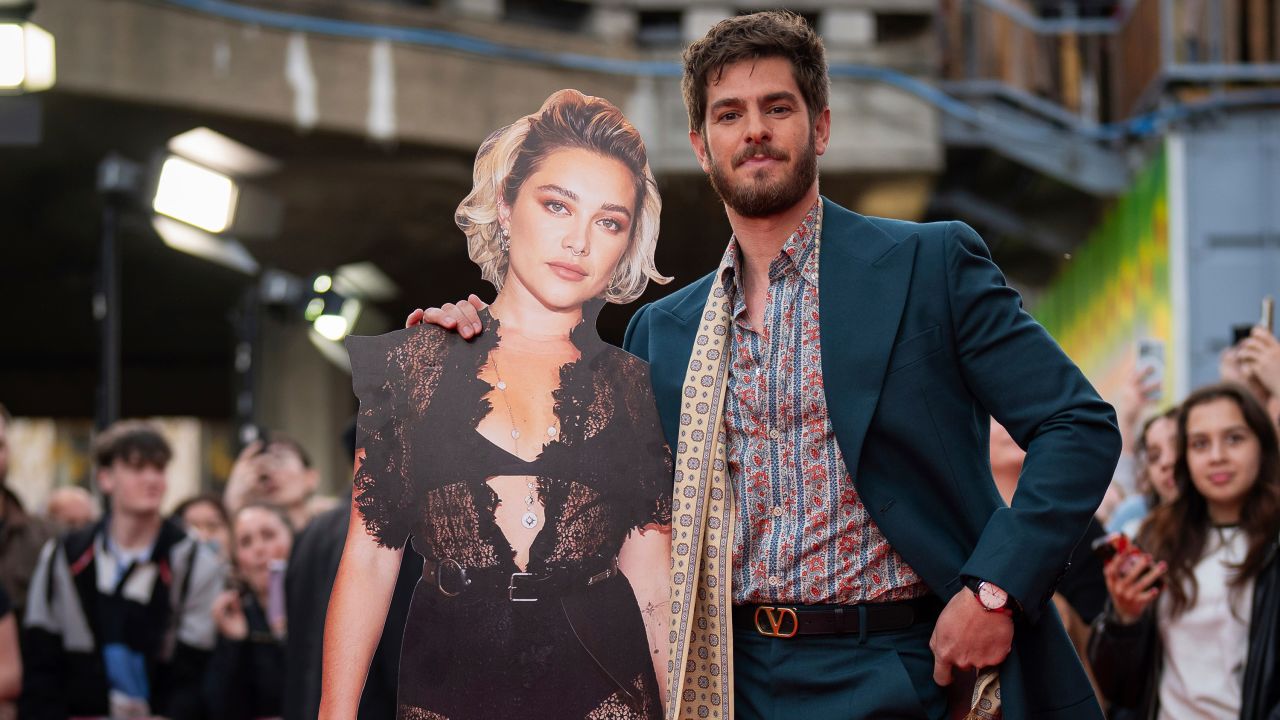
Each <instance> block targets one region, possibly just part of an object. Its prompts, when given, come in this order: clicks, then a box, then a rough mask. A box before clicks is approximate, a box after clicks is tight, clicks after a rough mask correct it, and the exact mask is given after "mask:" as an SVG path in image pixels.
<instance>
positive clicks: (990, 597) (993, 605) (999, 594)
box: [978, 582, 1009, 610]
mask: <svg viewBox="0 0 1280 720" xmlns="http://www.w3.org/2000/svg"><path fill="white" fill-rule="evenodd" d="M978 599H979V600H981V601H982V606H983V607H985V608H987V609H988V610H999V609H1001V608H1003V607H1004V606H1005V604H1007V603H1008V602H1009V593H1007V592H1005V591H1004V590H1001V589H1000V588H998V587H996V586H995V585H992V584H991V583H989V582H984V583H982V585H981V586H980V587H979V588H978Z"/></svg>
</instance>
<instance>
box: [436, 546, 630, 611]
mask: <svg viewBox="0 0 1280 720" xmlns="http://www.w3.org/2000/svg"><path fill="white" fill-rule="evenodd" d="M600 568H601V565H600V563H599V562H596V563H573V564H565V565H553V566H550V567H543V568H540V569H538V570H537V571H535V572H511V571H510V570H509V569H507V568H499V567H487V568H474V567H466V566H465V565H463V564H462V563H459V562H458V561H456V560H452V559H449V558H446V559H444V560H432V559H430V558H428V559H426V560H424V561H423V563H422V578H423V579H424V580H426V581H427V582H430V583H432V584H434V585H435V586H436V589H437V590H439V591H440V594H441V595H444V596H445V597H457V596H459V595H461V594H463V593H473V592H480V593H482V594H484V595H487V596H493V595H498V596H499V597H504V596H505V597H506V599H507V600H510V601H511V602H537V601H538V600H539V599H540V598H545V597H555V596H559V595H563V594H564V593H566V592H568V591H570V590H575V589H579V588H588V587H591V586H592V585H597V584H599V583H602V582H604V581H605V580H608V579H609V578H612V577H614V576H616V575H618V574H619V573H620V572H621V571H620V570H619V569H618V558H617V556H616V555H615V556H614V557H613V558H611V559H609V560H608V561H607V564H606V565H605V566H604V569H600Z"/></svg>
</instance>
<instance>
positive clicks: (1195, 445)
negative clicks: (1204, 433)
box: [1188, 440, 1209, 450]
mask: <svg viewBox="0 0 1280 720" xmlns="http://www.w3.org/2000/svg"><path fill="white" fill-rule="evenodd" d="M1188 446H1189V447H1190V448H1191V449H1192V450H1203V449H1205V448H1206V447H1208V446H1209V443H1207V442H1205V441H1204V440H1192V441H1191V442H1190V443H1189V445H1188Z"/></svg>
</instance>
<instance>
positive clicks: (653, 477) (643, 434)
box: [618, 353, 672, 527]
mask: <svg viewBox="0 0 1280 720" xmlns="http://www.w3.org/2000/svg"><path fill="white" fill-rule="evenodd" d="M620 354H622V355H624V360H623V362H622V368H621V369H620V371H619V372H618V380H619V381H620V382H619V386H618V392H619V394H620V395H621V399H622V402H621V403H619V406H620V407H621V408H623V409H624V411H625V413H626V416H627V418H628V419H629V421H630V423H631V427H630V429H629V430H630V432H631V434H632V438H633V441H631V442H629V443H627V444H626V445H625V446H624V447H626V448H627V449H628V450H627V454H628V455H629V456H630V457H628V458H627V467H629V468H631V469H632V472H633V473H634V481H635V485H634V487H635V488H636V494H635V502H634V504H633V506H632V509H631V513H630V517H629V518H628V519H629V524H630V526H631V527H641V526H644V525H651V524H657V525H670V524H671V488H672V463H671V450H670V449H669V448H668V447H667V443H666V439H665V437H664V436H663V434H662V423H661V422H660V421H659V419H658V406H657V404H656V403H655V402H654V399H653V388H652V386H651V385H650V384H649V364H648V363H646V362H645V361H643V360H641V359H640V358H637V357H635V356H633V355H630V354H625V353H620Z"/></svg>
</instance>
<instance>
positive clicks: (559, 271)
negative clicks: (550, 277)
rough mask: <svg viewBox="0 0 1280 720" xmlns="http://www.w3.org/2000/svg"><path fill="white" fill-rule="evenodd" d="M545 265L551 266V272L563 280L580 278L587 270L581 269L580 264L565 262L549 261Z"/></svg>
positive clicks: (584, 275) (585, 274)
mask: <svg viewBox="0 0 1280 720" xmlns="http://www.w3.org/2000/svg"><path fill="white" fill-rule="evenodd" d="M547 265H549V266H550V267H551V271H552V272H554V273H555V274H556V275H557V276H559V277H561V278H563V279H565V280H581V279H583V278H585V277H586V276H587V271H586V270H583V269H582V266H581V265H575V264H573V263H566V262H550V263H547Z"/></svg>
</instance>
